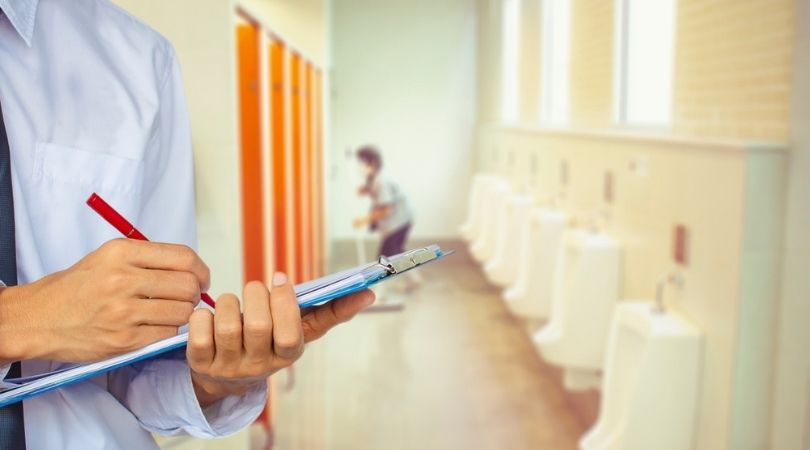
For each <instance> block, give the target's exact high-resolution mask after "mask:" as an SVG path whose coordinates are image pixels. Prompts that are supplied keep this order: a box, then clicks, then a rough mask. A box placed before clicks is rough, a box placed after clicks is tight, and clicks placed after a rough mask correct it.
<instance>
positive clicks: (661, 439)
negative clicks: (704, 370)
mask: <svg viewBox="0 0 810 450" xmlns="http://www.w3.org/2000/svg"><path fill="white" fill-rule="evenodd" d="M701 341H702V338H701V334H700V333H699V332H698V330H697V329H696V328H695V327H694V326H692V325H691V324H689V323H687V322H686V321H684V320H683V319H681V318H679V317H677V316H675V315H673V314H672V313H669V312H663V313H662V312H653V310H652V304H651V303H650V302H625V303H622V304H620V305H619V306H618V307H616V311H615V315H614V318H613V324H612V327H611V330H610V339H609V342H608V351H607V358H606V361H605V376H604V380H603V384H602V403H601V407H600V411H599V419H598V420H597V422H596V425H594V427H593V428H591V430H590V431H588V432H587V433H586V434H585V436H583V438H582V439H581V440H580V442H579V447H580V449H582V450H612V449H622V450H649V449H655V450H684V449H690V448H692V445H693V441H692V440H693V434H694V425H695V414H696V408H697V400H698V383H699V381H700V380H699V378H700V369H701V364H700V358H701Z"/></svg>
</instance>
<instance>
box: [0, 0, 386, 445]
mask: <svg viewBox="0 0 810 450" xmlns="http://www.w3.org/2000/svg"><path fill="white" fill-rule="evenodd" d="M0 11H1V12H2V14H0V113H2V116H1V117H0V118H2V122H0V125H2V126H0V131H2V130H5V131H4V132H2V133H0V138H2V139H0V206H2V205H4V204H5V205H7V206H5V207H4V209H2V210H0V274H3V273H5V274H6V275H5V276H6V277H8V278H10V279H9V280H6V282H7V284H9V285H10V287H7V288H2V287H0V368H1V369H2V370H0V378H4V377H5V375H6V373H7V372H8V371H9V370H10V369H11V368H12V367H13V368H14V369H13V370H15V371H16V370H17V367H19V365H18V364H17V363H16V362H17V361H20V360H21V361H22V375H32V374H36V373H41V372H45V371H50V370H55V369H58V368H59V367H61V366H63V365H65V363H70V362H80V361H89V360H94V359H99V358H104V357H108V356H112V355H115V354H120V353H123V352H126V351H129V350H132V349H134V348H137V347H140V346H142V345H144V344H146V343H148V342H152V341H155V340H157V339H160V338H164V337H167V336H171V335H173V334H175V333H176V332H177V327H179V326H182V325H184V324H186V323H189V333H190V338H189V346H188V349H187V351H186V354H185V357H184V355H182V354H181V355H174V356H173V357H167V358H161V359H154V360H148V361H146V362H142V363H139V364H136V365H133V366H130V367H127V368H124V369H119V370H117V371H114V372H111V373H110V375H109V376H105V377H98V378H96V379H93V380H90V381H87V382H83V383H79V384H76V385H72V386H69V387H66V388H62V389H60V390H57V391H53V392H50V393H47V394H44V395H41V396H38V397H34V398H31V399H29V400H26V401H25V402H24V404H23V407H22V411H20V410H19V409H0V447H3V448H14V449H17V448H26V447H27V448H28V449H56V448H76V449H88V448H128V449H134V448H137V449H143V448H155V443H154V441H153V440H152V438H151V435H150V434H149V432H157V433H163V434H174V433H183V432H184V433H190V434H192V435H195V436H200V437H218V436H224V435H227V434H230V433H233V432H236V431H238V430H239V429H241V428H243V427H245V426H246V425H248V424H249V423H251V422H252V421H253V420H254V419H255V417H256V416H257V415H258V414H259V412H260V411H261V410H262V408H263V405H264V403H265V399H266V383H265V380H266V377H267V376H268V375H269V374H271V373H273V372H275V371H277V370H279V369H280V368H282V367H285V366H287V365H289V364H291V363H292V361H294V360H295V359H296V358H297V357H299V356H300V354H301V352H302V350H303V344H304V342H306V341H309V340H312V339H316V338H318V337H320V336H321V335H323V334H324V333H325V332H326V331H327V330H328V329H329V328H331V327H332V326H334V325H335V324H337V323H339V322H341V321H344V320H347V319H349V318H350V317H352V316H353V315H354V314H355V313H356V312H358V311H359V310H360V309H362V308H363V307H364V306H366V305H368V304H369V303H371V301H373V296H372V295H371V294H369V293H367V292H364V293H361V294H359V295H355V296H352V297H348V298H346V299H342V300H340V301H338V302H334V303H332V304H329V305H326V306H324V307H321V308H320V309H315V310H312V311H310V312H308V313H306V314H304V316H303V317H302V316H301V313H300V311H299V309H298V306H297V303H296V301H295V296H294V293H293V291H292V287H291V283H288V282H287V279H286V277H285V276H284V275H283V274H277V275H276V276H275V277H274V280H273V288H272V292H268V289H267V288H266V287H265V286H264V285H262V284H260V283H250V284H248V285H247V286H246V287H245V291H244V298H243V309H244V319H242V315H240V310H239V301H238V300H237V298H236V297H235V296H232V295H225V296H222V297H220V299H219V300H218V303H217V313H216V315H214V314H212V313H211V312H210V311H209V310H207V309H204V308H198V309H197V310H195V311H194V312H193V314H192V309H193V306H194V305H196V303H197V300H198V299H199V294H200V291H201V290H205V289H207V287H208V284H209V274H208V268H207V267H206V266H205V264H204V263H203V262H202V261H201V260H200V258H199V257H198V256H197V255H196V254H195V253H194V252H193V251H192V250H191V249H190V247H193V246H194V245H195V242H196V227H195V224H194V217H195V211H194V180H193V166H192V152H191V136H190V133H189V129H188V119H187V114H186V110H185V105H184V98H183V93H182V87H181V79H180V72H179V69H178V66H177V62H176V59H175V56H174V53H173V50H172V48H171V46H170V44H169V43H168V42H167V41H166V40H165V39H164V38H162V37H161V36H159V35H158V34H157V33H155V32H154V31H152V30H151V29H149V28H148V27H147V26H145V25H143V24H142V23H140V22H138V21H137V20H136V19H134V18H133V17H131V16H130V15H128V14H127V13H126V12H124V11H122V10H120V9H119V8H117V7H115V6H113V5H111V4H110V3H109V2H108V1H107V0H73V1H66V0H39V1H37V0H0ZM6 141H7V142H6ZM4 155H5V156H4ZM92 192H98V193H99V194H100V195H101V196H102V197H104V198H105V199H106V200H107V201H108V202H109V203H110V204H112V205H113V206H115V208H116V209H118V210H119V211H120V212H121V213H122V214H123V215H124V216H125V217H127V218H129V219H130V220H131V221H132V222H133V223H135V224H137V226H138V228H139V229H140V230H141V231H143V232H144V234H145V235H147V236H149V237H150V238H151V239H153V240H154V241H157V242H172V243H177V244H183V245H175V244H159V243H148V242H140V241H132V240H124V239H114V238H116V237H117V236H116V231H115V230H114V229H113V228H112V227H110V226H109V225H108V224H107V223H105V222H104V221H103V220H101V219H100V218H99V217H97V216H96V215H95V214H94V213H93V212H92V211H91V210H90V209H89V208H87V207H86V206H85V205H84V203H83V202H84V200H85V199H86V198H87V197H88V196H89V194H90V193H92ZM4 219H5V220H4ZM4 242H5V244H4ZM15 246H16V251H15V250H14V247H15ZM9 249H11V250H9ZM14 278H16V280H15V279H14ZM14 284H16V285H17V286H12V285H14ZM243 320H244V322H243ZM21 423H24V434H22V433H21V431H22V430H21V429H20V428H22V425H21Z"/></svg>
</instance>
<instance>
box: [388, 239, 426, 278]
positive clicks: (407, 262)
mask: <svg viewBox="0 0 810 450" xmlns="http://www.w3.org/2000/svg"><path fill="white" fill-rule="evenodd" d="M436 251H437V247H436V246H430V247H424V248H418V249H416V250H411V251H409V252H406V253H402V254H400V255H397V256H394V257H391V258H386V257H385V256H380V259H379V260H378V261H377V265H379V266H382V267H383V268H384V269H385V270H386V271H387V272H388V275H397V274H399V273H402V272H405V271H407V270H410V269H413V268H414V267H417V266H419V265H422V264H424V263H426V262H429V261H433V260H434V259H436V258H438V257H439V255H438V254H437V252H436Z"/></svg>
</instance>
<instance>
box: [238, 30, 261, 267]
mask: <svg viewBox="0 0 810 450" xmlns="http://www.w3.org/2000/svg"><path fill="white" fill-rule="evenodd" d="M236 45H237V57H238V61H237V69H238V83H239V84H238V91H239V137H240V144H241V146H240V169H241V182H242V199H241V200H242V235H243V242H242V248H243V264H244V274H245V281H250V280H264V234H263V233H264V223H263V219H262V217H263V198H262V197H263V196H262V189H263V187H262V155H261V105H260V98H261V93H260V89H259V85H260V81H259V76H260V75H259V73H260V71H259V30H258V29H257V27H255V26H253V25H249V24H245V25H239V26H237V28H236Z"/></svg>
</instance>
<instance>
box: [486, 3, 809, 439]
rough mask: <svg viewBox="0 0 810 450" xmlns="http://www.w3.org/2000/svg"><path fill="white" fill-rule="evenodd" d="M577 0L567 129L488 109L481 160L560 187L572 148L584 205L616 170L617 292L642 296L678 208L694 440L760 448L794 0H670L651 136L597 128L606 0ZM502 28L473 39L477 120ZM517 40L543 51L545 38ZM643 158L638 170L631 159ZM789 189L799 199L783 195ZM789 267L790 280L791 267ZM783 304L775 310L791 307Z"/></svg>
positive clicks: (803, 381) (575, 204)
mask: <svg viewBox="0 0 810 450" xmlns="http://www.w3.org/2000/svg"><path fill="white" fill-rule="evenodd" d="M571 4H572V14H571V17H572V22H573V23H572V25H571V29H572V37H571V68H570V69H571V79H570V82H571V94H570V95H571V127H570V129H566V130H548V129H541V128H538V127H537V126H536V123H531V122H533V117H532V116H531V115H524V116H523V117H522V119H523V120H524V122H526V125H525V126H519V127H511V128H504V127H502V126H499V125H496V124H490V125H486V124H485V125H483V126H481V127H480V128H479V135H478V151H479V160H480V161H482V166H481V168H482V169H485V170H486V169H493V167H492V164H495V163H498V162H499V163H498V164H499V167H500V169H496V170H501V171H505V172H506V173H508V176H509V177H510V178H511V179H513V180H516V181H521V182H522V181H525V180H527V179H529V178H535V179H538V180H540V181H541V184H540V186H538V187H537V188H536V194H538V195H549V194H553V193H556V192H558V191H559V190H560V187H559V186H557V185H556V180H557V173H558V167H559V163H560V161H562V160H566V161H568V163H569V165H570V171H571V184H570V186H569V187H568V188H567V189H566V204H567V206H568V207H569V208H573V209H574V210H578V211H584V212H588V211H590V212H592V211H594V210H595V209H597V208H599V207H600V206H601V203H600V195H601V191H602V188H601V183H602V180H603V175H604V172H605V171H606V170H611V171H613V172H614V173H615V179H616V181H615V184H616V186H615V190H616V199H617V200H616V203H615V205H614V206H613V207H612V212H613V214H612V215H613V218H612V220H611V225H610V227H609V232H611V233H612V234H614V235H616V236H618V237H619V238H620V240H621V241H622V242H623V244H624V251H625V259H624V264H625V267H624V273H625V279H624V292H623V297H624V298H650V297H651V296H652V294H653V289H654V286H655V281H656V280H657V278H658V277H659V276H660V275H662V274H663V273H664V272H665V271H666V270H668V269H669V268H670V267H672V262H671V261H670V255H669V252H670V248H671V247H670V246H671V242H670V239H671V233H672V227H673V225H674V224H677V223H682V224H685V225H686V226H687V227H688V228H689V229H690V233H691V249H690V251H691V253H692V261H691V263H690V266H689V267H688V269H686V271H685V275H686V280H687V281H686V287H685V288H684V290H683V291H682V292H681V294H680V295H679V296H678V297H676V298H673V299H672V304H673V309H674V310H676V311H679V312H680V313H682V314H684V315H686V316H688V317H689V318H691V319H692V320H693V321H695V323H697V324H698V325H699V326H700V328H701V329H702V330H703V332H704V335H705V336H704V338H705V348H704V352H705V353H704V359H703V363H704V364H703V374H702V380H701V386H700V391H701V401H700V411H699V414H698V418H697V424H698V430H697V435H696V448H697V449H699V450H715V449H724V448H733V449H735V450H736V449H761V448H768V447H769V440H772V439H775V440H776V441H778V440H779V438H778V437H776V436H777V433H779V431H780V430H781V429H785V427H786V425H783V424H781V423H780V424H778V425H774V430H773V431H772V430H771V423H770V422H771V401H772V395H771V390H772V385H773V375H774V374H773V370H772V368H773V349H774V348H775V345H776V330H777V329H776V320H777V319H776V316H777V308H776V306H775V305H776V304H777V303H778V296H779V291H780V277H781V274H780V271H779V267H780V264H779V262H780V259H781V251H780V250H781V242H782V240H781V239H782V230H783V199H784V181H783V178H784V174H785V162H786V160H787V157H788V152H787V150H786V148H787V142H788V106H789V101H788V100H789V95H790V80H791V71H792V55H793V41H792V36H793V23H792V18H793V4H792V2H791V1H789V0H777V1H765V0H750V1H732V0H719V1H714V2H705V1H700V0H679V2H678V17H677V19H676V30H677V33H678V34H677V36H676V61H675V81H674V98H673V104H674V111H673V117H674V120H673V126H672V129H671V130H670V131H669V132H668V133H667V134H666V135H660V136H657V137H639V136H634V135H632V134H628V133H630V132H629V131H628V130H616V131H604V130H605V129H609V128H611V127H613V126H614V124H613V101H614V99H613V73H614V68H613V59H614V57H613V33H614V30H613V28H614V20H615V19H614V17H613V8H612V5H613V2H602V1H590V0H574V1H572V2H571ZM478 10H479V14H480V15H481V17H480V18H479V22H480V23H482V24H487V23H492V22H493V19H492V18H491V17H492V16H493V15H494V14H497V12H496V11H493V8H492V5H491V2H487V1H481V2H479V8H478ZM495 23H497V22H495ZM752 30H756V32H752ZM499 33H500V31H499V28H498V27H495V26H488V27H483V26H482V27H481V28H480V29H479V48H483V49H484V50H487V51H486V52H482V53H481V58H482V60H481V61H480V62H479V67H481V68H482V71H483V73H482V74H481V78H480V80H482V82H481V83H479V103H478V104H479V107H480V108H482V110H481V111H479V118H480V120H481V121H482V122H493V120H492V119H493V118H497V117H498V114H497V105H498V104H499V101H498V96H499V95H500V89H499V86H498V83H499V80H497V73H498V70H499V69H498V64H499V61H498V59H497V57H495V56H496V55H497V51H493V50H492V49H491V46H492V45H493V44H488V45H484V44H483V42H497V39H498V38H499V37H498V36H499ZM523 56H524V58H526V57H529V58H532V57H535V58H538V59H539V54H537V55H534V56H533V55H531V54H524V55H523ZM483 58H487V59H483ZM540 76H542V74H540ZM493 80H496V81H493ZM593 130H603V131H598V132H597V131H593ZM759 141H770V142H773V143H774V144H773V145H757V144H756V143H755V142H759ZM509 152H515V154H516V161H517V163H516V166H515V167H516V168H515V169H509V168H505V167H504V166H503V164H504V162H505V161H508V160H510V158H509V157H506V156H504V154H505V153H509ZM531 154H535V158H536V160H537V161H538V163H539V166H540V168H539V169H538V173H536V174H529V173H526V170H527V169H526V168H527V167H530V166H531V165H530V164H529V163H528V161H529V159H528V158H529V157H530V155H531ZM639 163H640V164H641V166H643V167H645V169H644V170H643V172H646V174H640V173H637V172H636V171H633V170H631V169H629V167H630V166H631V165H635V166H638V165H639ZM795 170H796V169H795V168H794V171H795ZM797 182H798V181H795V182H794V183H797ZM796 189H797V188H794V189H793V190H794V191H795V190H796ZM798 195H800V194H794V197H795V196H798ZM798 203H799V202H798V200H794V201H793V202H792V204H793V206H792V208H797V206H796V205H798ZM804 209H805V210H806V209H807V208H806V206H805V207H804ZM794 220H796V219H794ZM789 229H790V228H789ZM795 258H799V257H798V256H796V257H795ZM802 261H803V260H802ZM805 267H806V265H805ZM785 283H786V285H790V286H791V287H792V289H793V290H794V291H795V292H798V291H797V283H799V281H796V280H795V278H792V279H790V280H786V281H785ZM802 292H806V291H802ZM794 295H798V294H794ZM794 298H795V299H794V300H792V302H793V303H791V306H790V307H789V308H788V311H791V312H793V313H796V312H798V311H800V310H802V308H803V307H800V306H799V304H798V303H797V302H798V299H797V298H798V297H794ZM785 314H786V312H785V311H784V310H783V311H782V316H783V317H782V322H783V323H784V321H785V320H787V321H790V320H796V319H792V317H793V316H791V318H786V317H785ZM795 326H798V322H797V323H796V325H795ZM780 330H783V331H782V339H783V342H784V340H788V339H790V337H799V336H798V333H799V331H797V330H798V329H797V328H794V329H793V331H788V332H785V331H784V326H780ZM805 341H806V340H805ZM786 345H789V344H786ZM783 353H784V352H783ZM785 354H786V355H787V354H791V353H789V352H788V353H785ZM782 365H783V366H784V367H785V369H784V370H782V367H780V372H781V374H780V375H779V376H780V377H787V378H788V379H790V380H791V381H792V384H791V389H790V391H789V392H790V393H792V394H795V393H799V392H806V389H807V386H808V382H810V378H809V377H808V376H807V372H806V371H805V372H800V373H799V374H796V375H794V373H795V372H789V371H788V370H787V367H794V368H795V367H796V362H795V361H789V362H788V361H783V363H782ZM802 367H807V366H802ZM805 370H806V369H805ZM778 390H779V389H777V391H778ZM782 390H783V391H784V393H783V395H784V396H785V398H784V399H783V403H785V404H789V405H791V406H792V407H793V409H792V411H799V410H801V411H804V409H805V408H807V404H808V397H807V396H806V395H805V396H802V397H801V398H793V397H789V395H790V394H787V392H788V391H785V390H784V389H782ZM776 407H777V408H780V407H781V406H780V405H776ZM779 414H782V415H784V413H777V414H776V415H774V416H773V417H774V419H773V420H774V421H776V420H777V419H776V418H777V417H781V416H779ZM803 417H805V416H801V417H799V418H795V417H794V418H792V419H791V420H792V423H794V427H793V428H791V430H792V433H793V435H801V427H800V426H799V427H798V428H796V425H795V423H796V422H798V421H801V420H806V419H803ZM805 426H806V425H805ZM790 442H791V443H794V441H790ZM773 448H779V449H782V448H785V449H791V448H799V447H795V446H787V447H773Z"/></svg>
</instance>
